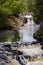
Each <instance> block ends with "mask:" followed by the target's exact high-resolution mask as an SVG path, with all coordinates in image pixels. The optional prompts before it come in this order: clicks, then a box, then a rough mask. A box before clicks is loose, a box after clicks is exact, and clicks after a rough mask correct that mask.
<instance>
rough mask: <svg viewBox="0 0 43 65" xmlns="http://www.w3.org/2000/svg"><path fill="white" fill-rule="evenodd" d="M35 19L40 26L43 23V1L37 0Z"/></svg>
mask: <svg viewBox="0 0 43 65" xmlns="http://www.w3.org/2000/svg"><path fill="white" fill-rule="evenodd" d="M34 18H35V22H36V23H38V24H39V23H41V22H42V21H43V0H36V3H35V10H34Z"/></svg>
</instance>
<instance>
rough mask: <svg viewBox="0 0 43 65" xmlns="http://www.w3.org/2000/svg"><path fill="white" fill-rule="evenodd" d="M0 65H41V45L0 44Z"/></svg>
mask: <svg viewBox="0 0 43 65" xmlns="http://www.w3.org/2000/svg"><path fill="white" fill-rule="evenodd" d="M0 65H43V50H42V49H41V45H40V44H36V45H34V44H31V45H30V44H29V45H25V44H18V43H17V42H12V43H9V42H2V43H1V42H0Z"/></svg>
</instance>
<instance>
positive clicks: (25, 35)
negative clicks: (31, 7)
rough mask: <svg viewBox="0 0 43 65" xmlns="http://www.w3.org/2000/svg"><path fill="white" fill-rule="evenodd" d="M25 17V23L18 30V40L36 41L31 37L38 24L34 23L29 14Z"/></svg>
mask: <svg viewBox="0 0 43 65" xmlns="http://www.w3.org/2000/svg"><path fill="white" fill-rule="evenodd" d="M25 17H26V18H27V23H25V24H24V26H23V27H22V28H21V29H20V30H19V33H20V41H22V42H32V41H36V40H35V39H34V38H33V34H34V33H35V32H36V30H38V28H39V25H37V24H35V23H34V21H33V17H32V16H31V15H30V16H28V15H26V16H25Z"/></svg>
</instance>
